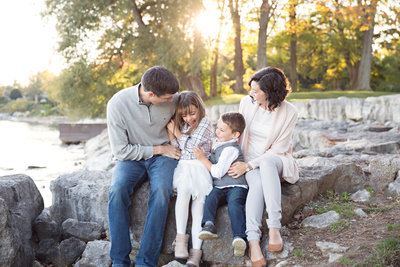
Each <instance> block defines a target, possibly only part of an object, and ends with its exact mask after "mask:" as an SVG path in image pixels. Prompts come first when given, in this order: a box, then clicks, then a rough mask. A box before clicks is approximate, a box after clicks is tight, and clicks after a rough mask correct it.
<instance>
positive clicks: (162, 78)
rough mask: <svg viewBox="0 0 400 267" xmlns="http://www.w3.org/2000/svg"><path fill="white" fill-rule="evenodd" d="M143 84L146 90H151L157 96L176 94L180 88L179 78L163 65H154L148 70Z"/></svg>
mask: <svg viewBox="0 0 400 267" xmlns="http://www.w3.org/2000/svg"><path fill="white" fill-rule="evenodd" d="M141 84H142V86H143V88H144V90H145V91H147V92H149V91H150V92H152V93H154V94H155V95H156V96H162V95H165V94H175V93H176V92H178V90H179V82H178V79H177V78H176V77H175V75H174V74H172V72H170V71H169V70H167V69H166V68H164V67H162V66H154V67H151V68H149V69H148V70H146V72H145V73H144V74H143V76H142V80H141Z"/></svg>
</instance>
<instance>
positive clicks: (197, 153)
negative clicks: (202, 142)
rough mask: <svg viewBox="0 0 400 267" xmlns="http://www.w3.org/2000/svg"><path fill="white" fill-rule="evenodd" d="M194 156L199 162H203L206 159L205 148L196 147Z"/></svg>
mask: <svg viewBox="0 0 400 267" xmlns="http://www.w3.org/2000/svg"><path fill="white" fill-rule="evenodd" d="M193 154H194V156H195V157H196V159H198V160H202V159H205V158H206V152H205V151H204V149H203V148H200V147H195V148H194V149H193Z"/></svg>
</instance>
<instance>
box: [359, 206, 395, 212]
mask: <svg viewBox="0 0 400 267" xmlns="http://www.w3.org/2000/svg"><path fill="white" fill-rule="evenodd" d="M363 210H364V211H365V212H366V213H380V212H385V211H388V210H390V207H367V208H364V209H363Z"/></svg>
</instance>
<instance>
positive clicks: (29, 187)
mask: <svg viewBox="0 0 400 267" xmlns="http://www.w3.org/2000/svg"><path fill="white" fill-rule="evenodd" d="M43 206H44V204H43V198H42V196H41V195H40V193H39V190H38V189H37V187H36V185H35V183H34V182H33V180H32V179H31V178H30V177H29V176H26V175H23V174H16V175H8V176H2V177H0V266H30V265H31V264H32V262H33V260H34V251H33V239H32V223H33V221H34V220H35V218H36V217H37V216H38V215H39V214H40V213H41V212H42V210H43Z"/></svg>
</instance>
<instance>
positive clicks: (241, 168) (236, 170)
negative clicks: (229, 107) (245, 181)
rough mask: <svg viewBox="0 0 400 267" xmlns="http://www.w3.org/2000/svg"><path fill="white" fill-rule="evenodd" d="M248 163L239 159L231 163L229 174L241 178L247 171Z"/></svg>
mask: <svg viewBox="0 0 400 267" xmlns="http://www.w3.org/2000/svg"><path fill="white" fill-rule="evenodd" d="M246 168H247V163H246V162H242V161H237V162H235V163H233V164H232V165H231V167H230V168H229V170H228V174H229V175H230V176H232V177H233V178H239V177H240V176H242V175H243V174H244V173H245V172H246Z"/></svg>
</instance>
